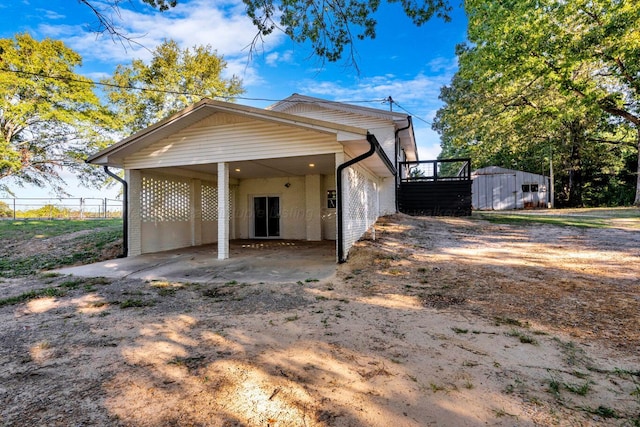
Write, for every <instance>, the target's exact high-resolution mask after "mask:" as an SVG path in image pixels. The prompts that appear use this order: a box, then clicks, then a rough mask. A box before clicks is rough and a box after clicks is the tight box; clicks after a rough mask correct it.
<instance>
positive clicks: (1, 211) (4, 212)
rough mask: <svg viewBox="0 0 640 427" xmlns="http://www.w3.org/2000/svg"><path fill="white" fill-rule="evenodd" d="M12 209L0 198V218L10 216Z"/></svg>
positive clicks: (11, 215)
mask: <svg viewBox="0 0 640 427" xmlns="http://www.w3.org/2000/svg"><path fill="white" fill-rule="evenodd" d="M12 217H13V209H11V206H9V204H7V203H6V202H3V201H1V200H0V218H12Z"/></svg>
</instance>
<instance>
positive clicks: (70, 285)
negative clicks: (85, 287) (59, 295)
mask: <svg viewBox="0 0 640 427" xmlns="http://www.w3.org/2000/svg"><path fill="white" fill-rule="evenodd" d="M83 283H84V279H72V280H65V281H64V282H62V283H60V284H59V285H58V287H60V288H66V289H78V288H79V287H80V285H82V284H83Z"/></svg>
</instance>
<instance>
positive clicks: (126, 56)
mask: <svg viewBox="0 0 640 427" xmlns="http://www.w3.org/2000/svg"><path fill="white" fill-rule="evenodd" d="M122 5H123V6H125V5H126V3H123V4H122ZM144 10H145V12H146V13H143V12H142V11H140V10H137V9H136V10H133V9H127V8H125V7H123V8H122V9H121V10H120V14H119V16H118V15H116V16H114V19H115V23H116V25H117V27H118V28H119V29H120V30H121V31H122V33H123V34H125V35H126V36H127V37H128V38H129V39H130V40H131V42H127V41H126V40H123V39H117V38H116V39H114V40H113V41H111V40H109V35H108V34H98V33H95V32H93V31H91V28H86V27H85V26H82V25H73V26H72V25H55V24H46V25H41V26H40V27H39V31H40V32H41V33H42V34H44V35H46V36H49V37H54V38H58V39H62V40H64V41H65V43H66V44H67V45H68V46H70V47H71V48H72V49H74V50H76V51H77V52H79V53H80V54H81V55H82V57H83V58H85V59H88V60H98V61H101V62H104V63H116V64H126V63H129V62H130V61H131V60H132V59H134V58H135V59H142V60H149V59H150V58H151V52H152V51H153V49H154V48H155V47H156V46H158V45H159V44H160V43H162V41H163V40H165V39H173V40H175V41H176V42H177V43H178V44H179V45H180V46H181V47H182V48H187V47H193V46H196V45H210V46H211V47H212V48H213V49H215V50H216V51H217V52H218V54H220V55H223V56H224V58H225V60H226V61H227V63H228V70H227V73H228V74H229V75H232V74H235V75H237V76H238V77H240V78H242V79H243V80H244V83H245V85H249V84H255V83H256V82H258V81H259V79H258V78H257V76H256V71H255V70H254V69H253V65H252V63H251V62H248V58H249V56H250V53H251V51H250V46H251V44H252V42H253V41H254V37H255V35H256V34H257V30H256V28H255V27H254V25H253V23H252V22H251V20H250V19H249V18H248V17H247V15H246V12H245V9H244V4H243V3H242V2H241V1H238V0H230V1H226V2H224V1H211V0H193V1H189V2H181V3H179V4H178V6H176V7H175V8H173V9H171V10H169V11H167V12H162V13H161V12H157V11H149V9H148V8H145V9H144ZM107 13H108V12H107ZM116 18H117V19H116ZM284 37H285V35H284V34H282V33H278V32H274V33H273V34H272V35H270V36H268V37H267V38H266V39H265V40H264V43H262V42H260V43H258V45H257V46H256V49H257V52H258V53H260V52H270V51H272V50H273V49H275V48H276V47H277V46H278V45H279V44H280V43H281V42H282V40H283V39H284Z"/></svg>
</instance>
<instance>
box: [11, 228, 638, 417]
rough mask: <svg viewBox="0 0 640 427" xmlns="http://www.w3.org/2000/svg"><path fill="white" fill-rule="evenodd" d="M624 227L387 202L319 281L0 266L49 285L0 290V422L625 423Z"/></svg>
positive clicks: (632, 301)
mask: <svg viewBox="0 0 640 427" xmlns="http://www.w3.org/2000/svg"><path fill="white" fill-rule="evenodd" d="M639 234H640V233H639V232H638V231H637V230H635V231H634V229H626V230H621V229H603V230H598V229H578V228H572V227H555V226H544V225H535V226H521V225H518V226H509V225H495V224H490V223H488V222H484V221H478V220H475V219H453V218H410V217H405V216H394V217H389V218H385V219H383V220H381V221H380V222H379V223H378V225H377V229H376V236H377V240H375V241H363V242H360V243H358V245H357V247H356V248H354V249H353V250H352V252H351V254H350V261H349V262H348V263H347V264H344V265H342V266H340V267H339V268H338V271H337V273H336V276H335V277H334V278H332V279H331V280H327V281H320V282H315V281H313V280H309V281H305V282H299V283H290V284H270V283H262V284H247V283H234V282H225V283H204V284H201V283H200V284H193V283H176V282H145V281H139V280H104V279H76V278H71V277H68V276H61V277H42V276H39V277H35V276H33V277H29V278H22V279H2V280H4V282H2V283H0V287H1V289H2V291H3V296H2V298H7V297H11V296H16V295H20V294H21V293H24V292H25V291H27V290H36V289H43V288H50V289H57V290H59V292H60V293H59V294H56V295H58V296H54V297H42V298H36V299H31V300H29V301H27V302H21V303H15V304H6V305H2V306H0V323H1V324H2V326H1V327H0V342H1V343H2V346H0V424H2V425H6V426H19V425H20V426H21V425H65V426H66V425H116V426H119V425H122V426H174V425H178V426H190V425H211V426H389V425H397V426H426V425H469V426H474V425H505V426H507V425H508V426H514V425H517V426H527V425H567V426H578V425H585V426H589V425H603V426H605V425H607V426H608V425H619V426H633V425H638V424H640V360H639V357H638V354H639V353H638V351H639V350H640V347H639V346H640V335H639V332H638V331H639V330H640V324H639V323H638V322H639V318H640V317H639V316H640V292H639V289H638V287H639V286H640V285H639V283H638V277H640V262H639V261H640V252H639V249H638V248H639V247H640V245H639V244H640V236H639ZM56 292H58V291H56Z"/></svg>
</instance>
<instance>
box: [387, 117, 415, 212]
mask: <svg viewBox="0 0 640 427" xmlns="http://www.w3.org/2000/svg"><path fill="white" fill-rule="evenodd" d="M412 123H413V120H412V119H411V116H407V126H405V127H403V128H400V129H396V133H395V144H394V148H395V159H394V162H393V164H394V166H395V167H396V171H398V172H400V169H398V146H399V145H400V139H399V138H398V135H399V134H400V132H401V131H403V130H407V129H409V128H410V127H411V124H412ZM414 139H415V137H414ZM417 155H418V153H416V156H417ZM395 180H396V212H398V210H399V209H398V208H399V205H398V173H396V174H395Z"/></svg>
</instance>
